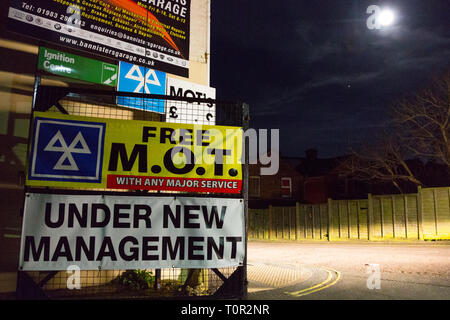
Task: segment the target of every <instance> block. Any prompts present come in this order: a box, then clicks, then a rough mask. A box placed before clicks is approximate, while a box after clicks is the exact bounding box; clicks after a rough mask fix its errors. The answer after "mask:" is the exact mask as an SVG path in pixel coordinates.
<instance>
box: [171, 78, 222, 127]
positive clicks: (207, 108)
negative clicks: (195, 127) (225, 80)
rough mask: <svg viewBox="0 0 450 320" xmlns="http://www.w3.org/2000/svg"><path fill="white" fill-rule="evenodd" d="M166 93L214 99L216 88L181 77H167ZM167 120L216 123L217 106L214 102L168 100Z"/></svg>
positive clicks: (173, 121)
mask: <svg viewBox="0 0 450 320" xmlns="http://www.w3.org/2000/svg"><path fill="white" fill-rule="evenodd" d="M166 95H168V96H175V97H185V98H198V99H213V100H214V99H216V89H215V88H211V87H207V86H202V85H199V84H196V83H192V82H188V81H184V80H180V79H174V78H167V88H166ZM166 122H172V123H191V124H207V125H215V124H216V106H215V104H214V103H197V102H193V103H188V102H185V101H170V100H167V101H166Z"/></svg>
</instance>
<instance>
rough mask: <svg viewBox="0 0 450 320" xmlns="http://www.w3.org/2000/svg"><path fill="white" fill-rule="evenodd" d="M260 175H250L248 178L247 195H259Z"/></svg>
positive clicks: (254, 196)
mask: <svg viewBox="0 0 450 320" xmlns="http://www.w3.org/2000/svg"><path fill="white" fill-rule="evenodd" d="M260 184H261V182H260V177H258V176H250V177H249V179H248V196H249V197H252V198H258V197H260V196H261V195H260V190H261V187H260Z"/></svg>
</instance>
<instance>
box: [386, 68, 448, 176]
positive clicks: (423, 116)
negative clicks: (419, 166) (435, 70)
mask: <svg viewBox="0 0 450 320" xmlns="http://www.w3.org/2000/svg"><path fill="white" fill-rule="evenodd" d="M392 114H393V119H394V123H395V124H396V127H398V129H399V130H398V131H397V134H398V137H399V142H400V143H401V144H402V145H404V146H406V147H407V148H408V150H409V151H410V152H411V154H412V155H413V156H415V157H418V158H421V159H426V160H434V161H437V162H438V163H442V164H445V165H446V166H447V169H450V72H449V73H447V74H446V75H445V76H443V77H441V78H439V79H437V80H435V81H434V85H433V86H432V87H431V88H429V89H426V90H423V91H422V92H420V93H418V94H416V95H414V96H413V97H410V98H407V99H404V100H402V101H400V102H398V103H397V104H395V105H394V108H392Z"/></svg>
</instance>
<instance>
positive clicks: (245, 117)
mask: <svg viewBox="0 0 450 320" xmlns="http://www.w3.org/2000/svg"><path fill="white" fill-rule="evenodd" d="M249 122H250V109H249V105H248V104H245V103H244V104H242V128H243V129H244V131H245V130H247V129H248V128H249ZM247 141H248V140H247ZM247 141H245V143H244V150H243V151H244V157H245V158H244V164H243V165H242V167H243V172H242V179H243V181H242V195H243V198H244V199H243V201H244V221H245V257H244V265H243V266H241V267H239V268H242V290H241V297H240V298H241V299H247V294H248V292H247V291H248V281H247V243H248V176H249V169H248V162H249V154H248V153H249V145H248V143H247Z"/></svg>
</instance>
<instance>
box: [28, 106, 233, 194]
mask: <svg viewBox="0 0 450 320" xmlns="http://www.w3.org/2000/svg"><path fill="white" fill-rule="evenodd" d="M33 127H34V132H33V137H32V146H31V154H30V163H29V167H28V173H27V181H26V184H27V185H28V186H45V187H75V188H82V189H83V188H107V189H131V190H166V191H187V192H210V193H240V191H241V187H242V158H241V157H242V129H241V128H239V127H225V126H209V125H193V124H178V123H164V122H151V121H136V120H118V119H104V118H89V117H80V116H68V115H61V114H57V113H51V112H35V113H34V119H33Z"/></svg>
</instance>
